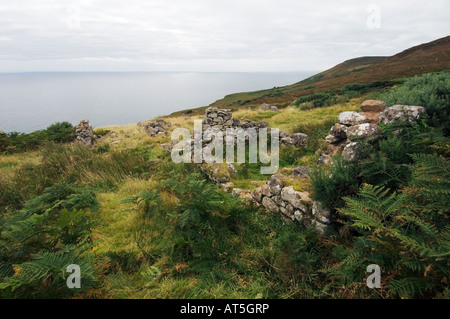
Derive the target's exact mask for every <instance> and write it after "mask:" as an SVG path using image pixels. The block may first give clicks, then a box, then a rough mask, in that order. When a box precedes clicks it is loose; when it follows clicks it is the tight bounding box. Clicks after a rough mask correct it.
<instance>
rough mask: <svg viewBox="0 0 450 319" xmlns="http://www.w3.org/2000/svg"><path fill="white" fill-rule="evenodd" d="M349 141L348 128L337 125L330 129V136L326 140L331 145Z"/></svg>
mask: <svg viewBox="0 0 450 319" xmlns="http://www.w3.org/2000/svg"><path fill="white" fill-rule="evenodd" d="M346 139H347V126H345V125H342V124H339V123H338V124H335V125H334V126H333V127H332V128H331V129H330V134H329V135H328V136H327V137H326V138H325V140H326V141H327V142H328V143H329V144H338V143H340V142H342V141H344V140H346Z"/></svg>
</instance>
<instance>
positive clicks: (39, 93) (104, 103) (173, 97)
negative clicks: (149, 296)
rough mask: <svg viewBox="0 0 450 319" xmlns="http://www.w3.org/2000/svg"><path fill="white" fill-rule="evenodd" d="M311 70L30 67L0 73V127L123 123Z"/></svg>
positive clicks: (279, 82) (288, 79)
mask: <svg viewBox="0 0 450 319" xmlns="http://www.w3.org/2000/svg"><path fill="white" fill-rule="evenodd" d="M313 74H314V72H31V73H2V74H0V96H1V97H2V99H1V103H0V113H1V116H0V130H1V131H3V132H23V133H29V132H32V131H36V130H40V129H45V128H46V127H48V126H49V125H51V124H53V123H55V122H63V121H67V122H70V123H72V124H73V125H76V124H78V123H79V122H80V121H81V120H84V119H88V120H89V121H90V123H91V125H93V126H94V127H105V126H113V125H125V124H131V123H137V122H140V121H146V120H150V119H152V118H155V117H157V116H162V115H169V114H171V113H173V112H176V111H180V110H184V109H191V108H197V107H202V106H206V105H209V104H211V103H213V102H214V101H216V100H218V99H221V98H223V97H224V96H226V95H228V94H233V93H238V92H247V91H254V90H262V89H270V88H273V87H279V86H284V85H289V84H294V83H296V82H299V81H301V80H303V79H305V78H307V77H309V76H311V75H313Z"/></svg>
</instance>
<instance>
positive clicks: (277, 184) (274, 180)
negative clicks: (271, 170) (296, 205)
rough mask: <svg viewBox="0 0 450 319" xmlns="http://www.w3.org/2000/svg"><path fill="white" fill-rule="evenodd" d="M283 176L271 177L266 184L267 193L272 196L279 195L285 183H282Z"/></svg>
mask: <svg viewBox="0 0 450 319" xmlns="http://www.w3.org/2000/svg"><path fill="white" fill-rule="evenodd" d="M284 177H285V176H284V175H272V177H271V178H270V180H269V182H268V183H267V185H268V187H269V191H270V193H271V194H272V195H279V194H280V193H281V190H282V189H283V187H284V185H285V183H284V181H283V178H284Z"/></svg>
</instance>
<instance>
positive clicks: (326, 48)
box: [0, 0, 450, 72]
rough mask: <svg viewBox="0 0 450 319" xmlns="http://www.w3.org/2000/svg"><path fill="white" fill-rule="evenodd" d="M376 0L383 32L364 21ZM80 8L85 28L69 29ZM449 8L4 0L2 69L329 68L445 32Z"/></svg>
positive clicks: (0, 7) (264, 1)
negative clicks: (348, 60) (75, 10)
mask: <svg viewBox="0 0 450 319" xmlns="http://www.w3.org/2000/svg"><path fill="white" fill-rule="evenodd" d="M371 3H375V4H377V5H379V6H380V8H381V28H380V29H375V30H371V29H369V28H368V27H367V25H366V20H367V17H368V16H369V13H368V12H367V8H368V5H369V4H371ZM73 8H75V9H77V8H78V9H80V15H79V18H80V19H79V21H80V24H81V28H80V29H77V28H69V27H68V24H69V25H70V22H71V21H72V20H70V19H73V18H74V12H73V10H70V9H73ZM449 9H450V5H449V3H448V1H446V0H430V1H428V2H427V3H426V5H425V4H424V3H423V1H417V0H414V1H404V0H400V1H395V2H393V1H386V0H378V1H377V0H372V1H350V0H346V1H339V2H338V1H331V0H327V1H298V0H276V1H275V0H260V1H255V0H247V1H237V0H228V1H223V0H222V1H210V0H191V1H185V0H172V1H169V0H166V1H164V0H152V1H127V2H124V1H118V0H109V1H105V0H97V1H94V0H92V1H88V0H80V1H70V0H65V1H51V0H46V1H32V0H23V1H20V2H16V1H6V0H0V17H1V18H0V72H2V71H3V72H10V71H39V70H42V71H45V70H51V71H58V70H60V71H65V70H103V71H105V70H111V71H114V70H149V71H151V70H159V71H161V70H198V71H226V70H229V71H254V70H257V71H302V70H321V69H323V68H325V67H331V66H333V65H334V64H336V63H339V62H342V61H343V60H345V59H349V58H352V57H357V56H363V55H391V54H394V53H397V52H399V51H401V50H403V49H406V48H408V47H410V46H412V45H416V44H419V43H423V42H428V41H431V40H434V39H436V38H438V37H442V36H446V35H447V34H446V33H445V32H447V30H448V27H449V26H450V23H449V22H448V18H447V17H446V13H447V12H449ZM75 13H76V12H75ZM75 18H76V17H75Z"/></svg>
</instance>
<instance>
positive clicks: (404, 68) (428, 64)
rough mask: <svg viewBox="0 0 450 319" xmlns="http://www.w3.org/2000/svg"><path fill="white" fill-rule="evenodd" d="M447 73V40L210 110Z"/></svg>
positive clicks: (231, 99)
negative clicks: (349, 86) (357, 85)
mask: <svg viewBox="0 0 450 319" xmlns="http://www.w3.org/2000/svg"><path fill="white" fill-rule="evenodd" d="M448 69H450V36H447V37H445V38H441V39H438V40H435V41H432V42H429V43H426V44H422V45H418V46H416V47H413V48H410V49H407V50H405V51H403V52H401V53H398V54H396V55H394V56H391V57H361V58H356V59H351V60H348V61H345V62H343V63H341V64H338V65H337V66H335V67H333V68H331V69H329V70H326V71H324V72H321V73H319V74H316V75H314V76H312V77H310V78H308V79H305V80H303V81H301V82H298V83H295V84H292V85H287V86H282V87H276V88H271V89H266V90H260V91H254V92H242V93H236V94H231V95H228V96H226V97H224V98H223V99H220V100H217V101H216V102H214V103H212V104H211V105H210V106H216V107H219V108H224V107H226V108H230V109H233V110H237V109H240V108H242V107H252V106H253V107H257V106H259V105H260V104H262V103H268V104H271V105H277V106H280V107H285V106H288V105H290V104H291V103H292V102H293V101H295V100H296V99H298V98H299V97H302V96H307V95H311V94H314V93H317V92H323V91H330V90H335V89H339V88H342V87H344V86H345V85H349V84H354V83H372V82H376V81H383V82H388V81H390V80H395V79H401V78H406V77H411V76H414V75H420V74H423V73H429V72H438V71H445V70H448ZM387 86H389V82H388V83H387ZM205 108H206V107H202V108H198V109H194V110H192V112H193V114H201V113H202V112H203V111H204V109H205ZM184 113H186V111H180V112H175V113H174V114H173V115H175V116H176V115H181V114H184Z"/></svg>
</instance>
